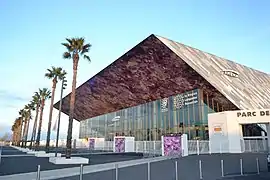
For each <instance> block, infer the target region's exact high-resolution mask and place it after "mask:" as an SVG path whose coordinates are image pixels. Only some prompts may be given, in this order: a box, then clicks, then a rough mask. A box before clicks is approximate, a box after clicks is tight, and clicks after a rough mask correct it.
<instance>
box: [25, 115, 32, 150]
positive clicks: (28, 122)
mask: <svg viewBox="0 0 270 180" xmlns="http://www.w3.org/2000/svg"><path fill="white" fill-rule="evenodd" d="M30 118H31V117H30V116H29V117H28V121H27V127H26V133H25V143H24V147H25V148H26V146H27V139H28V132H29V125H30Z"/></svg>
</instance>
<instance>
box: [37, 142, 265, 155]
mask: <svg viewBox="0 0 270 180" xmlns="http://www.w3.org/2000/svg"><path fill="white" fill-rule="evenodd" d="M210 143H211V142H210V141H207V140H189V141H188V152H189V154H211V153H212V152H211V148H210ZM40 144H41V145H45V144H46V141H44V142H43V141H41V142H40ZM227 144H228V143H227V142H220V153H227V152H226V151H227V149H228V148H227V147H228V146H227ZM51 145H52V146H55V142H54V140H51ZM72 145H73V147H74V148H75V147H76V148H77V149H83V148H84V149H88V148H89V144H88V143H87V141H85V140H82V139H76V140H75V142H74V140H73V141H72ZM65 146H66V143H65V140H59V147H65ZM161 149H162V148H161V141H135V151H136V152H141V153H149V154H157V155H160V154H161V151H162V150H161ZM94 150H100V151H113V141H99V142H96V143H95V149H94ZM267 151H268V142H267V139H261V140H256V139H252V140H243V141H242V152H267Z"/></svg>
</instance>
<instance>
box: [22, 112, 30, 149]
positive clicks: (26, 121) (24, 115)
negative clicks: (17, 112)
mask: <svg viewBox="0 0 270 180" xmlns="http://www.w3.org/2000/svg"><path fill="white" fill-rule="evenodd" d="M21 116H22V118H23V122H24V126H23V133H22V144H21V147H24V146H25V144H26V140H27V131H28V130H27V127H28V125H29V119H30V114H29V112H28V110H27V109H26V108H25V109H23V110H22V112H21Z"/></svg>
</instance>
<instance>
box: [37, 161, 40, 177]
mask: <svg viewBox="0 0 270 180" xmlns="http://www.w3.org/2000/svg"><path fill="white" fill-rule="evenodd" d="M37 180H40V165H38V169H37Z"/></svg>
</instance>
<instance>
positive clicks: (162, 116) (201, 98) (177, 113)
mask: <svg viewBox="0 0 270 180" xmlns="http://www.w3.org/2000/svg"><path fill="white" fill-rule="evenodd" d="M221 110H223V107H222V106H221V105H220V104H218V103H217V102H216V101H215V100H214V99H211V98H209V97H208V95H207V94H205V93H204V92H203V91H202V90H199V89H195V90H192V91H188V92H185V93H182V94H178V95H175V96H171V97H168V98H163V99H160V100H156V101H153V102H149V103H146V104H141V105H138V106H134V107H130V108H126V109H122V110H120V111H117V112H112V113H109V114H105V115H101V116H98V117H93V118H90V119H87V120H85V121H82V122H81V123H80V134H79V135H80V138H85V137H103V138H105V139H106V140H111V141H112V140H113V138H114V136H134V137H135V140H136V141H158V140H161V136H162V135H164V134H166V133H186V134H187V135H188V138H189V139H208V126H207V114H208V113H212V112H217V111H221Z"/></svg>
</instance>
